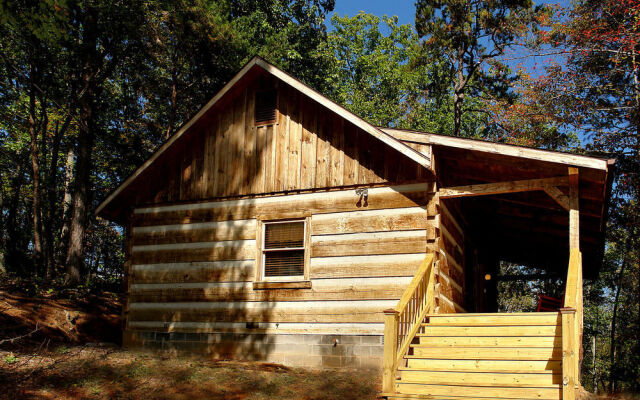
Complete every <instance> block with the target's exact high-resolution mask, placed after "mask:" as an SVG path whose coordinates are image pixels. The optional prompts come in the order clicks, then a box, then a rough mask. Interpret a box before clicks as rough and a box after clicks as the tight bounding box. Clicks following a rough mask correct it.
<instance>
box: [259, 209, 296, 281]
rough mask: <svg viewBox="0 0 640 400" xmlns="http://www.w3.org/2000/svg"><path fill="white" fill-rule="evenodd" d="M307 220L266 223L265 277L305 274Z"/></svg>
mask: <svg viewBox="0 0 640 400" xmlns="http://www.w3.org/2000/svg"><path fill="white" fill-rule="evenodd" d="M304 237H305V222H304V221H288V222H276V223H273V222H272V223H265V224H264V241H263V249H262V252H263V254H264V259H263V260H264V277H265V278H270V277H286V276H302V275H304V250H305V243H304Z"/></svg>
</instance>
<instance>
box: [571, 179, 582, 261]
mask: <svg viewBox="0 0 640 400" xmlns="http://www.w3.org/2000/svg"><path fill="white" fill-rule="evenodd" d="M578 180H579V175H578V168H574V167H569V249H570V250H573V249H578V250H579V249H580V206H579V204H578V203H579V201H578V199H579V193H578Z"/></svg>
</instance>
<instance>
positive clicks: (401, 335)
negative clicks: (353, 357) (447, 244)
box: [382, 254, 435, 393]
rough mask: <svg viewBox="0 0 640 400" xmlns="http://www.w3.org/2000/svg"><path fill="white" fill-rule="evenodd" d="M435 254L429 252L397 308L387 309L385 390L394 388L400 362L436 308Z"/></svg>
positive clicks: (389, 390)
mask: <svg viewBox="0 0 640 400" xmlns="http://www.w3.org/2000/svg"><path fill="white" fill-rule="evenodd" d="M433 263H434V255H433V254H427V256H426V257H425V258H424V260H423V261H422V263H421V264H420V268H419V269H418V272H417V273H416V275H415V276H414V277H413V280H412V281H411V283H410V284H409V286H408V287H407V289H406V290H405V291H404V294H403V295H402V297H401V298H400V301H399V302H398V305H397V306H396V307H395V308H392V309H388V310H384V314H385V315H384V359H383V378H382V391H383V392H387V393H389V392H392V391H393V390H394V387H393V382H394V380H395V378H396V374H397V371H398V365H399V364H400V362H401V361H402V359H403V357H404V356H405V354H406V353H407V351H408V349H409V345H410V344H411V341H412V340H413V337H414V336H415V335H416V333H418V330H419V329H420V327H421V324H422V322H423V321H424V319H425V317H426V315H427V314H428V313H430V312H432V311H433V307H434V302H435V300H434V298H435V287H434V268H433Z"/></svg>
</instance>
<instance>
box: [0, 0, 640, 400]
mask: <svg viewBox="0 0 640 400" xmlns="http://www.w3.org/2000/svg"><path fill="white" fill-rule="evenodd" d="M334 6H335V1H334V0H307V1H303V0H218V1H215V0H195V1H185V0H177V1H168V0H149V1H142V0H127V1H124V0H116V1H104V0H85V1H80V0H23V1H10V0H0V273H2V276H3V278H2V279H5V280H11V282H18V281H20V280H24V281H29V282H32V283H34V284H35V285H38V286H39V287H42V288H47V289H48V290H50V289H52V288H84V289H85V290H87V288H111V289H115V290H119V285H120V280H121V276H122V260H123V256H122V235H121V234H122V231H121V229H120V227H118V226H117V225H114V224H112V223H109V222H108V221H104V220H101V219H98V218H96V217H95V215H94V210H95V208H96V206H97V205H98V204H99V202H100V201H101V200H102V199H104V198H105V197H106V195H107V194H108V193H109V192H110V191H112V190H113V189H114V188H115V187H117V185H118V183H119V182H121V181H122V180H123V179H124V178H125V177H127V176H128V175H129V174H130V173H131V172H133V171H134V170H135V168H136V166H138V165H140V164H141V163H142V162H143V161H144V160H145V159H146V158H147V157H148V156H149V155H150V154H151V153H152V152H153V150H154V149H156V148H157V147H158V146H159V145H160V144H161V143H162V142H163V141H164V140H166V139H167V138H168V137H169V136H170V135H171V134H172V133H173V132H175V131H176V130H177V129H179V127H180V126H181V125H182V124H183V123H184V122H186V121H187V120H188V119H189V117H190V116H191V115H193V114H194V113H195V112H197V110H198V109H199V108H200V107H201V106H202V105H203V104H204V103H205V102H206V101H207V100H208V99H209V98H210V97H212V96H213V95H214V94H215V93H216V92H217V91H218V90H219V89H220V88H221V87H222V86H223V85H224V84H225V83H226V82H227V81H228V80H229V79H230V78H231V77H232V76H233V74H234V73H235V72H236V71H237V70H238V69H240V68H241V67H242V65H243V64H244V63H246V62H247V61H248V60H249V59H250V58H251V57H252V56H254V55H259V56H262V57H264V58H266V59H267V60H268V61H269V62H271V63H273V64H275V65H277V66H278V67H280V68H282V69H283V70H285V71H287V72H289V73H290V74H291V75H293V76H295V77H297V78H299V79H301V80H302V81H303V82H305V83H307V84H308V85H310V86H312V87H313V88H315V89H316V90H318V91H319V92H321V93H323V94H326V95H327V96H328V97H330V98H332V99H334V100H335V101H337V102H338V103H340V104H342V105H344V106H345V107H347V108H348V109H350V110H351V111H353V112H354V113H356V114H358V115H360V116H362V117H363V118H364V119H366V120H368V121H369V122H371V123H373V124H376V125H383V126H394V127H399V128H408V129H416V130H421V131H427V132H433V133H439V134H445V135H455V136H461V137H473V138H480V139H485V140H492V141H498V142H504V143H514V144H521V145H527V146H532V147H539V148H548V149H558V150H565V151H572V152H576V153H581V154H589V155H598V156H604V157H608V158H616V160H617V162H616V181H615V184H614V188H613V195H612V198H611V204H610V209H609V222H608V227H607V245H606V252H605V259H604V260H603V267H602V270H601V275H600V279H599V280H597V281H593V282H589V281H587V282H586V283H585V285H586V286H585V308H586V312H585V335H584V347H585V361H584V363H583V384H584V385H585V387H586V388H587V389H589V390H596V389H597V390H599V391H633V392H638V391H640V338H639V337H638V334H637V332H638V331H640V264H639V260H640V239H639V237H640V235H639V232H638V230H639V225H640V210H639V209H638V192H639V190H640V182H639V180H640V179H639V175H638V174H639V170H640V151H639V150H640V142H639V140H638V135H639V132H640V70H639V66H638V65H637V64H636V63H637V62H640V59H637V56H640V0H576V1H574V2H573V3H572V5H571V6H570V7H569V8H562V7H560V6H558V5H555V4H542V5H537V6H535V5H534V4H533V2H532V1H530V0H515V1H513V0H510V1H506V0H469V1H459V0H418V1H417V3H416V19H415V24H412V25H400V24H398V20H397V18H395V17H386V16H384V17H380V16H374V15H369V14H365V13H360V14H357V15H355V16H335V15H334V16H333V18H332V19H331V25H332V27H333V28H332V30H330V31H327V28H326V24H327V18H328V15H329V14H330V13H331V11H332V10H333V8H334ZM532 55H537V56H538V59H540V58H545V59H546V58H547V57H548V60H546V61H545V62H544V63H541V65H538V66H534V67H531V66H530V64H527V63H524V61H525V60H526V58H527V57H531V56H532ZM519 59H522V60H523V64H522V65H517V62H518V60H519ZM514 65H516V66H515V67H514ZM527 65H529V67H527ZM527 68H529V69H527ZM534 68H537V70H536V71H533V69H534ZM503 268H505V269H513V268H518V267H516V266H508V265H505V266H504V267H503ZM550 286H553V282H532V283H511V282H510V283H509V284H503V285H502V287H501V291H502V294H503V297H502V303H501V307H503V308H504V309H509V310H526V309H527V307H530V306H531V305H530V299H532V298H533V296H534V295H535V294H536V293H538V292H541V291H545V292H547V293H548V292H549V290H550V288H549V287H550ZM594 343H595V344H594ZM594 354H595V357H594Z"/></svg>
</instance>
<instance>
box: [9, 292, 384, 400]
mask: <svg viewBox="0 0 640 400" xmlns="http://www.w3.org/2000/svg"><path fill="white" fill-rule="evenodd" d="M120 340H121V329H120V302H119V300H118V296H117V295H116V294H113V293H99V294H86V293H85V294H81V293H64V294H60V293H52V294H51V295H48V294H46V292H45V293H42V292H39V293H38V294H37V295H36V296H29V294H27V293H24V291H19V290H11V289H10V288H9V287H7V286H5V287H4V288H3V287H0V399H145V400H146V399H205V398H206V399H228V400H240V399H285V400H286V399H309V400H311V399H318V400H319V399H345V400H350V399H354V400H355V399H358V400H360V399H364V400H366V399H375V398H376V394H377V393H378V391H379V390H380V387H379V385H380V375H379V373H374V372H363V371H321V370H307V369H301V368H287V367H284V366H281V365H276V364H268V363H259V362H232V361H224V360H207V359H193V358H180V357H176V356H174V355H170V354H169V353H148V352H135V351H127V350H123V349H121V348H120V347H119V346H120Z"/></svg>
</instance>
